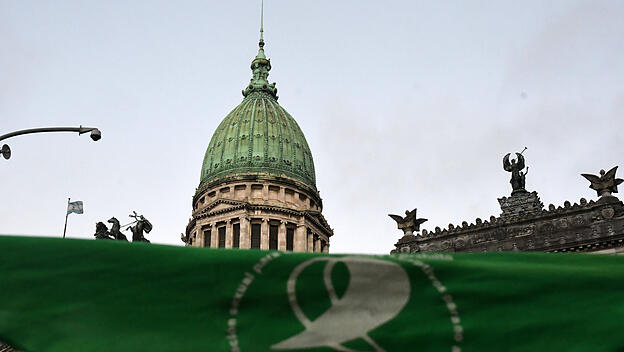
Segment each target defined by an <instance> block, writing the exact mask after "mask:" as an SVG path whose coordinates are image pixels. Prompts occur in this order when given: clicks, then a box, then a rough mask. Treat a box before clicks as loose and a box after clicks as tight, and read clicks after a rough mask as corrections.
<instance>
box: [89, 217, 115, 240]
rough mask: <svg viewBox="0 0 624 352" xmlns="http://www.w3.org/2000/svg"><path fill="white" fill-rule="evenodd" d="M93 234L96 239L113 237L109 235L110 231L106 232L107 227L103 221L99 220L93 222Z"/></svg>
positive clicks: (110, 238)
mask: <svg viewBox="0 0 624 352" xmlns="http://www.w3.org/2000/svg"><path fill="white" fill-rule="evenodd" d="M93 236H95V238H96V239H98V240H112V239H113V237H111V235H110V233H109V232H108V227H106V225H104V223H103V222H101V221H100V222H98V223H97V224H95V234H94V235H93Z"/></svg>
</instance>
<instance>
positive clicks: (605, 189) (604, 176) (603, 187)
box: [581, 166, 624, 197]
mask: <svg viewBox="0 0 624 352" xmlns="http://www.w3.org/2000/svg"><path fill="white" fill-rule="evenodd" d="M617 168H618V167H617V166H615V167H613V168H612V169H611V170H609V171H607V172H605V171H604V170H600V176H597V175H592V174H581V176H583V177H585V178H586V179H587V180H588V181H589V182H590V183H591V184H590V185H589V188H591V189H593V190H594V191H596V193H598V196H599V197H604V196H606V197H608V196H610V195H611V193H617V191H618V190H617V186H618V185H619V184H620V183H622V182H624V180H622V179H621V178H615V172H616V171H617Z"/></svg>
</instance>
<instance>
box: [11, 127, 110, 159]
mask: <svg viewBox="0 0 624 352" xmlns="http://www.w3.org/2000/svg"><path fill="white" fill-rule="evenodd" d="M44 132H78V134H83V133H87V132H91V139H93V140H94V141H99V140H100V138H102V132H100V130H99V129H97V128H95V127H82V126H80V127H41V128H30V129H27V130H20V131H15V132H11V133H7V134H5V135H2V136H0V141H1V140H4V139H7V138H11V137H15V136H21V135H23V134H30V133H44ZM0 154H2V156H3V157H4V158H5V159H9V158H10V157H11V148H9V146H8V145H6V144H4V145H3V146H2V148H0Z"/></svg>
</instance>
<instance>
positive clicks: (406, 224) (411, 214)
mask: <svg viewBox="0 0 624 352" xmlns="http://www.w3.org/2000/svg"><path fill="white" fill-rule="evenodd" d="M416 210H417V209H416V208H414V210H412V211H409V210H406V211H405V217H403V216H400V215H394V214H388V216H389V217H391V218H392V219H394V221H396V223H397V227H398V228H399V230H403V235H404V236H412V235H414V231H416V232H418V231H420V224H422V223H423V222H425V221H427V219H417V218H416Z"/></svg>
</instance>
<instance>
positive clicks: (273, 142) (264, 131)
mask: <svg viewBox="0 0 624 352" xmlns="http://www.w3.org/2000/svg"><path fill="white" fill-rule="evenodd" d="M251 69H252V71H253V78H252V79H251V82H250V83H249V85H248V86H247V87H246V88H245V90H243V96H244V97H245V98H244V99H243V102H242V103H240V104H239V105H238V106H237V107H235V108H234V110H232V112H230V113H229V114H228V115H227V116H226V117H225V119H223V121H222V122H221V124H220V125H219V127H217V130H216V131H215V132H214V134H213V135H212V138H211V139H210V144H209V145H208V149H207V150H206V155H205V156H204V163H203V166H202V172H201V183H200V186H201V185H206V184H209V183H212V182H213V181H218V180H219V179H222V178H229V177H234V176H240V175H270V176H278V177H279V176H287V177H290V178H293V179H295V180H297V181H300V182H303V183H304V184H306V185H308V186H311V187H312V189H314V190H316V177H315V174H314V162H313V161H312V153H311V152H310V148H309V147H308V143H307V142H306V139H305V137H304V135H303V132H301V128H299V125H298V124H297V122H296V121H295V119H293V118H292V116H290V114H288V112H287V111H286V110H284V108H282V107H281V106H280V105H279V104H278V103H277V88H275V83H271V84H269V82H268V81H267V78H268V76H269V71H270V70H271V62H270V60H269V59H267V58H266V57H265V55H264V41H263V40H262V37H260V49H259V51H258V55H257V56H256V58H255V59H254V60H253V61H252V63H251Z"/></svg>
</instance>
